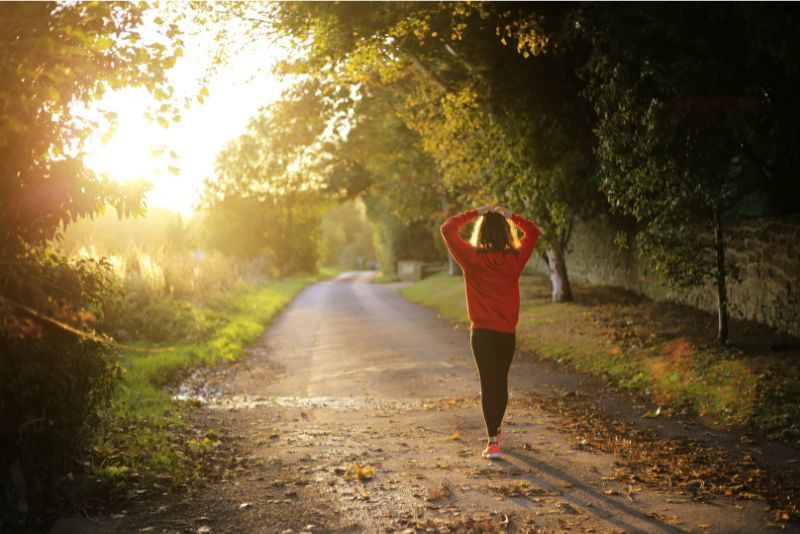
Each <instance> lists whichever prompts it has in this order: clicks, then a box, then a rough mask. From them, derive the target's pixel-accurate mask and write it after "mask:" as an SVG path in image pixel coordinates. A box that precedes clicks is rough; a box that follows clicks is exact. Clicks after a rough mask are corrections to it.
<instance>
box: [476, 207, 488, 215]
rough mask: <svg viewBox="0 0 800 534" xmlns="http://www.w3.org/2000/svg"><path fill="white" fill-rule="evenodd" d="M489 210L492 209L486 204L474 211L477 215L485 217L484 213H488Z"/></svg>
mask: <svg viewBox="0 0 800 534" xmlns="http://www.w3.org/2000/svg"><path fill="white" fill-rule="evenodd" d="M491 209H492V206H491V205H489V204H486V205H485V206H481V207H480V208H478V209H476V210H475V211H477V212H478V215H486V213H487V212H488V211H491Z"/></svg>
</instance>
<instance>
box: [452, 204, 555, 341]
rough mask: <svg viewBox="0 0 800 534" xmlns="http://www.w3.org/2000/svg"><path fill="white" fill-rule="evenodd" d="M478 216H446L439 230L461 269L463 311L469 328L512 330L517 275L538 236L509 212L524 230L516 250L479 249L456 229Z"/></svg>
mask: <svg viewBox="0 0 800 534" xmlns="http://www.w3.org/2000/svg"><path fill="white" fill-rule="evenodd" d="M476 217H478V212H477V210H470V211H465V212H464V213H459V214H458V215H454V216H452V217H450V218H449V219H447V220H446V221H445V222H444V224H443V225H442V228H441V232H442V237H443V238H444V242H445V243H446V244H447V248H448V249H449V250H450V253H451V254H452V255H453V257H454V258H455V260H456V261H457V262H458V264H459V265H460V266H461V269H462V270H463V271H464V286H465V288H466V293H467V314H468V315H469V320H470V322H471V323H472V328H485V329H488V330H497V331H499V332H508V333H514V332H515V331H516V329H517V321H518V320H519V276H520V274H521V273H522V269H523V267H525V264H526V263H528V259H529V258H530V257H531V254H532V253H533V249H534V247H535V246H536V241H537V240H538V239H539V234H540V232H539V229H538V228H537V227H536V225H535V224H533V223H532V222H531V221H529V220H527V219H524V218H522V217H520V216H519V215H512V216H511V220H512V221H513V222H514V224H516V225H517V226H518V227H519V228H520V229H521V230H522V231H523V232H524V233H525V236H524V237H523V238H522V239H521V241H520V249H519V250H518V251H517V252H482V253H478V252H477V251H476V250H475V248H474V247H473V246H472V245H470V244H469V243H467V242H466V241H464V240H463V239H462V238H461V236H460V235H459V234H458V231H459V230H460V229H461V228H462V227H464V226H465V225H466V224H467V223H469V222H470V221H472V220H474V219H475V218H476Z"/></svg>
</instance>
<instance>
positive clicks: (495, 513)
mask: <svg viewBox="0 0 800 534" xmlns="http://www.w3.org/2000/svg"><path fill="white" fill-rule="evenodd" d="M373 275H374V273H345V274H342V275H340V276H339V277H337V278H335V279H333V280H330V281H326V282H321V283H318V284H315V285H313V286H310V287H308V288H307V289H306V290H304V291H303V292H302V293H301V294H300V295H299V296H298V297H297V298H296V300H295V301H294V302H293V303H292V304H291V305H289V306H288V307H287V308H286V310H285V311H284V312H283V313H282V314H281V315H280V316H279V317H278V318H277V319H276V321H275V322H274V323H273V325H272V326H271V328H270V329H269V331H268V332H267V333H266V334H265V336H264V338H263V340H262V341H261V342H260V343H259V344H258V345H257V346H255V347H254V348H253V349H252V351H251V354H250V355H249V356H248V357H247V358H245V359H243V360H242V361H241V362H238V363H236V364H234V365H231V366H229V367H227V368H226V369H224V370H222V371H220V372H217V373H216V374H215V375H213V376H212V377H210V378H208V377H206V378H204V379H203V381H204V383H203V384H200V381H199V380H195V382H194V383H193V384H190V386H192V387H200V386H202V387H200V389H198V390H197V391H198V392H199V394H208V393H209V392H211V393H210V394H209V398H207V399H206V401H207V402H205V403H204V404H203V407H202V408H201V409H200V410H198V413H197V414H196V417H195V421H194V423H195V424H196V425H197V427H198V428H199V429H200V430H204V429H213V431H214V432H215V435H220V436H221V437H220V438H219V440H220V441H221V442H222V443H223V444H224V445H225V446H226V447H229V448H230V451H231V453H230V458H228V459H227V460H226V461H225V464H224V465H222V466H220V470H219V476H218V477H215V478H211V479H208V480H205V481H201V482H198V483H197V485H196V486H195V487H190V488H189V490H188V491H187V492H186V493H185V494H179V493H175V492H169V491H165V492H164V494H163V495H161V494H151V495H148V496H143V497H142V499H141V501H139V502H134V503H130V505H129V506H126V509H125V510H123V511H119V512H118V513H117V514H116V515H114V516H113V518H105V519H102V521H103V524H102V525H99V526H98V525H97V524H96V525H95V527H96V529H98V530H101V531H116V532H138V531H140V530H142V529H144V530H145V531H150V532H163V531H169V532H284V531H287V530H288V529H291V530H292V531H293V532H301V531H313V532H325V531H348V532H361V531H364V532H387V531H388V532H391V531H398V532H407V533H411V532H425V531H426V530H427V531H430V532H437V531H441V532H469V531H473V532H479V531H503V530H507V531H509V532H541V531H544V532H551V531H553V532H560V531H567V530H570V531H573V532H655V533H667V532H681V531H695V532H761V531H764V530H765V529H766V528H767V527H766V525H767V524H768V523H769V521H770V516H769V514H768V513H767V511H766V507H765V504H764V502H762V501H758V500H734V499H730V498H725V497H719V496H716V497H713V498H706V499H699V500H698V499H694V498H691V497H688V496H687V493H686V492H685V491H677V490H675V491H672V490H665V489H663V488H662V489H658V488H656V487H654V486H653V485H648V484H645V483H638V482H636V481H635V480H636V479H635V478H634V481H633V482H631V481H630V480H629V481H621V480H619V477H615V473H616V472H617V470H618V468H619V466H621V465H623V461H622V459H620V458H617V457H615V456H612V455H609V454H605V453H601V452H597V451H596V450H592V449H591V448H587V447H582V446H581V443H580V442H576V439H575V437H574V436H573V435H570V434H569V433H568V432H564V431H563V428H564V427H565V425H567V426H568V425H569V423H570V421H565V420H564V416H563V415H559V414H558V413H554V412H551V411H548V410H547V409H543V408H542V406H543V403H542V399H544V406H545V408H546V406H547V404H548V401H547V399H550V398H552V399H555V398H558V397H559V395H561V396H563V394H564V391H565V390H568V391H577V392H578V393H575V395H579V394H580V395H585V393H580V392H587V391H588V392H592V391H594V390H597V391H598V395H600V394H601V388H602V383H601V382H599V381H597V380H593V379H589V378H586V377H582V376H581V375H578V374H575V373H570V372H569V371H565V370H563V369H560V368H558V367H557V366H554V365H553V364H546V363H542V362H538V361H537V360H535V359H534V358H532V357H530V356H526V355H520V354H518V355H517V358H516V359H515V362H514V364H513V365H512V369H511V390H512V391H511V397H512V401H511V405H510V407H509V410H508V413H507V418H506V421H505V423H504V435H503V438H504V444H503V445H504V452H505V453H506V455H505V457H504V460H502V461H495V462H490V461H487V460H483V459H481V458H480V456H479V454H480V451H481V449H482V447H483V444H484V439H485V437H484V427H483V421H482V418H481V414H480V407H479V396H478V394H479V387H478V381H477V373H476V370H475V366H474V363H473V361H472V356H471V354H470V350H469V343H468V332H467V331H465V330H464V329H463V328H462V329H456V328H454V327H453V326H452V325H450V324H449V323H447V322H445V321H444V320H442V319H440V318H438V317H437V316H436V314H435V313H433V312H431V311H429V310H427V309H424V308H421V307H419V306H416V305H413V304H410V303H408V302H406V301H405V300H404V299H403V298H402V297H400V296H399V295H398V293H397V288H398V284H372V283H370V282H369V279H370V277H371V276H373ZM209 381H210V382H209ZM530 392H534V393H535V394H536V395H538V397H537V398H538V399H539V402H538V404H537V403H532V402H529V401H528V396H527V395H528V393H530ZM559 392H560V393H559ZM602 394H603V395H606V396H608V395H612V394H609V393H607V392H603V393H602ZM612 397H613V395H612ZM615 399H616V400H615ZM609 402H612V403H613V402H617V403H618V404H625V403H627V402H629V401H627V400H625V399H618V398H616V397H613V398H610V401H609ZM62 526H68V525H67V524H66V523H65V524H64V525H62Z"/></svg>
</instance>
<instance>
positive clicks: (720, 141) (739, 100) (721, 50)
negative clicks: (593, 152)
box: [576, 5, 800, 343]
mask: <svg viewBox="0 0 800 534" xmlns="http://www.w3.org/2000/svg"><path fill="white" fill-rule="evenodd" d="M773 9H775V8H771V9H767V10H764V9H762V8H756V9H753V10H751V9H748V8H747V7H743V8H741V9H739V8H737V7H734V6H732V5H720V6H699V5H691V6H690V5H680V6H677V5H676V6H667V5H659V6H644V5H642V6H637V7H635V8H632V9H621V8H620V9H595V8H591V7H586V8H585V9H584V10H581V11H579V15H578V24H577V26H576V27H578V28H581V31H583V32H585V36H586V38H587V39H590V40H591V41H592V43H593V50H592V54H591V56H590V59H589V61H588V63H587V65H586V70H585V72H586V75H587V78H588V79H589V81H590V84H589V86H588V89H587V95H588V96H589V97H590V98H591V99H592V101H593V102H594V104H595V108H596V110H597V115H598V122H597V127H596V133H597V137H598V140H599V145H598V157H599V161H600V170H601V177H602V188H603V191H604V192H605V193H606V195H607V197H608V200H609V202H610V204H611V206H612V208H613V209H614V210H616V211H618V212H621V213H623V214H626V215H631V216H633V217H634V218H635V219H636V220H637V222H639V223H640V229H639V230H640V231H639V233H638V235H637V241H638V244H639V250H640V252H641V253H642V254H643V255H644V256H645V257H647V258H648V259H650V260H651V262H652V264H653V265H654V267H655V270H656V272H658V273H660V274H661V275H662V276H663V277H664V278H665V279H666V280H667V281H668V282H669V283H671V284H673V285H678V286H697V285H701V284H703V283H704V282H706V281H707V280H709V279H711V280H713V281H714V282H715V283H716V286H717V293H718V300H719V340H720V342H721V343H725V342H726V338H727V297H726V278H727V277H728V276H729V274H730V272H731V270H732V266H730V265H728V264H727V262H726V258H725V247H726V236H725V229H726V216H727V215H728V214H730V213H731V212H733V211H735V210H736V207H737V205H738V204H739V203H741V202H742V201H743V200H744V199H746V197H747V196H748V195H752V194H768V192H769V191H770V190H776V189H781V188H783V191H784V193H789V192H791V191H792V190H795V191H796V186H789V187H782V186H781V185H780V184H786V185H788V184H789V183H794V182H796V176H797V172H798V171H800V168H798V165H797V160H796V158H794V157H793V156H789V155H788V154H787V153H785V152H784V151H783V149H782V148H781V144H780V143H778V145H777V146H776V144H775V139H776V136H780V135H785V136H792V135H796V129H797V126H796V122H797V118H798V116H799V115H798V112H799V111H800V110H798V108H797V105H796V102H795V101H794V99H785V98H783V96H782V94H783V91H785V90H790V89H789V88H795V89H794V90H796V89H797V88H800V76H798V74H797V72H796V69H795V66H794V65H795V61H794V60H788V58H782V59H780V58H776V57H772V58H770V63H769V64H766V65H765V64H764V63H762V62H761V61H756V60H754V58H755V57H757V56H758V55H759V54H760V52H761V48H762V46H763V45H762V43H761V42H759V41H753V40H752V38H753V35H751V34H749V32H748V27H749V26H750V27H759V26H760V23H762V22H763V21H764V18H763V17H764V15H769V14H771V12H772V10H773ZM787 15H788V13H787ZM770 20H771V19H770ZM654 35H657V36H658V38H657V39H654V38H653V36H654ZM760 38H763V34H761V35H760ZM775 39H776V40H778V41H781V42H783V43H784V44H783V45H779V47H784V46H796V38H795V37H794V36H791V35H790V34H789V33H786V34H783V35H776V36H775ZM792 43H794V44H792ZM775 44H776V43H775V42H772V43H770V46H775ZM665 51H669V53H665ZM773 52H774V50H773ZM775 113H778V114H781V115H783V116H784V118H788V117H793V119H790V121H791V122H792V125H791V126H788V125H787V124H785V123H784V122H783V119H780V120H778V121H773V120H765V118H767V117H770V116H773V114H775ZM734 267H735V266H734Z"/></svg>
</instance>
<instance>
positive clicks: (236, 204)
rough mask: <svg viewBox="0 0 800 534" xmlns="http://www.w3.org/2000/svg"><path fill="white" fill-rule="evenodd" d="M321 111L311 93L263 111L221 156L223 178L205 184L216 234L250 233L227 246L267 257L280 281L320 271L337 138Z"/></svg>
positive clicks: (206, 202)
mask: <svg viewBox="0 0 800 534" xmlns="http://www.w3.org/2000/svg"><path fill="white" fill-rule="evenodd" d="M322 105H323V104H322V100H321V99H319V98H316V94H315V92H314V91H313V90H311V91H306V92H303V91H298V92H296V93H294V97H292V96H291V95H287V98H286V99H285V100H282V101H280V102H278V103H276V104H274V105H272V106H268V107H266V108H263V109H261V110H260V111H259V113H258V114H257V115H256V116H255V117H253V118H252V119H251V120H250V122H249V124H248V127H247V132H246V133H244V134H243V135H241V136H240V137H239V138H238V139H236V140H234V141H232V142H230V143H229V144H228V146H226V147H225V148H224V149H223V150H222V152H221V153H220V154H219V156H218V157H217V168H216V170H217V176H216V177H215V179H214V180H207V181H206V189H205V194H204V200H203V202H204V205H205V208H206V210H207V211H208V212H209V222H210V223H211V224H212V225H214V226H216V227H217V228H211V229H210V230H211V231H212V232H218V233H219V234H220V235H222V236H230V235H236V234H244V235H243V236H241V237H239V238H236V239H235V240H234V241H232V242H231V243H230V244H228V245H226V246H227V247H233V248H230V251H232V252H239V253H240V255H245V256H247V255H250V256H254V255H258V254H259V253H262V252H266V253H268V254H269V257H270V261H271V262H272V264H273V266H274V269H275V274H278V275H287V274H292V273H296V272H301V271H306V272H314V271H316V269H317V263H318V261H319V254H320V250H319V222H320V218H321V216H322V210H321V208H322V206H323V204H324V202H325V199H324V197H323V194H322V193H323V191H322V186H323V184H322V181H321V178H320V169H321V168H322V166H323V165H324V164H325V161H324V151H323V150H322V149H321V146H322V143H323V142H324V138H325V137H326V136H327V135H333V134H332V133H331V132H329V131H328V127H329V126H330V124H329V123H328V122H327V121H325V120H324V117H323V115H322V113H321V108H320V106H322ZM237 212H238V213H237Z"/></svg>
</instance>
